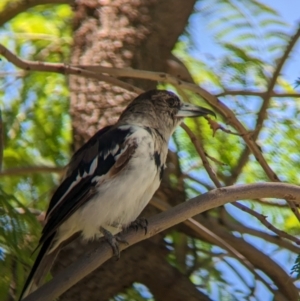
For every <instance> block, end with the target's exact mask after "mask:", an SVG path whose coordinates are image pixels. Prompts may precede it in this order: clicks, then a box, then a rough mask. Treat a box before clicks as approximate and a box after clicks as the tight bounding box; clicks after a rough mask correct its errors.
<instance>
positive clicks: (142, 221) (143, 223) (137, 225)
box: [128, 217, 148, 235]
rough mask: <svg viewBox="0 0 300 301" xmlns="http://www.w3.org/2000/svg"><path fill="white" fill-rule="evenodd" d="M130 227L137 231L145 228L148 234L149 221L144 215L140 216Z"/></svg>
mask: <svg viewBox="0 0 300 301" xmlns="http://www.w3.org/2000/svg"><path fill="white" fill-rule="evenodd" d="M128 228H133V229H134V230H135V231H137V230H138V229H143V230H144V231H145V235H146V234H147V230H148V221H147V219H146V218H144V217H139V218H137V219H136V220H135V221H133V222H131V223H130V225H129V226H128Z"/></svg>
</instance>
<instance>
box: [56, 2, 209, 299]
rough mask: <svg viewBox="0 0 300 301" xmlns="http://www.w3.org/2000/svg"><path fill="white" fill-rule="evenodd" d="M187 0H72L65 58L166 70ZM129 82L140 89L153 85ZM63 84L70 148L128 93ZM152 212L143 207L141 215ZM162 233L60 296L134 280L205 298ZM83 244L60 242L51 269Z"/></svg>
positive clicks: (79, 295) (114, 112) (157, 290)
mask: <svg viewBox="0 0 300 301" xmlns="http://www.w3.org/2000/svg"><path fill="white" fill-rule="evenodd" d="M194 3H195V0H185V1H172V0H161V1H158V0H157V1H155V0H115V1H113V0H102V1H99V0H82V1H80V0H79V1H77V2H76V7H75V18H74V29H75V34H74V46H73V51H72V57H71V63H72V64H101V65H102V66H109V67H121V68H123V67H132V68H137V69H145V70H153V71H162V72H166V71H167V60H168V58H170V57H171V50H172V48H173V47H174V45H175V43H176V41H177V39H178V37H179V35H180V34H181V33H182V32H183V30H184V28H185V26H186V24H187V20H188V17H189V16H190V14H191V13H192V9H193V6H194ZM131 82H132V83H134V84H135V85H137V86H139V87H141V88H143V89H150V88H154V87H155V86H156V84H157V83H154V82H149V81H141V80H139V81H131ZM70 91H71V106H70V112H71V116H72V125H73V133H74V148H75V149H77V148H78V147H79V146H81V145H82V143H83V142H84V141H86V140H87V139H88V138H89V137H90V136H91V135H93V134H94V133H95V132H96V131H97V130H98V129H99V128H101V127H103V126H106V125H108V124H112V123H114V122H115V121H116V119H117V118H118V116H119V114H120V112H122V110H123V108H124V107H125V106H126V105H127V104H128V103H129V102H130V101H131V100H132V98H133V97H134V96H135V95H133V94H132V93H129V92H128V91H125V90H123V89H121V88H119V87H113V86H111V85H109V84H107V83H103V82H101V83H99V82H97V81H94V80H91V79H87V78H83V77H75V76H72V77H70ZM166 178H167V177H166ZM165 181H166V182H165V183H164V185H163V187H165V188H161V189H160V190H159V192H158V193H159V196H160V198H161V199H165V200H166V201H167V200H168V190H169V189H170V188H169V186H168V183H167V180H166V179H165ZM181 199H183V200H184V197H182V198H181ZM120 201H122V200H120ZM156 212H157V211H156V210H155V209H154V208H153V207H151V206H148V207H147V208H146V210H145V212H144V213H143V215H144V216H145V215H146V216H148V215H151V214H155V213H156ZM164 235H165V233H164V234H160V235H157V236H155V237H153V238H152V239H150V240H147V241H144V242H142V243H139V244H138V245H136V246H133V247H131V248H129V249H127V250H126V251H124V252H122V254H121V259H120V260H119V261H117V262H116V261H115V259H111V260H110V261H109V262H107V263H106V264H104V265H103V266H101V267H100V268H99V269H97V270H96V271H95V272H93V273H92V274H91V275H89V276H88V277H86V278H85V279H83V280H82V281H81V282H80V283H78V284H77V285H75V286H74V287H73V288H71V289H70V290H69V291H67V292H66V293H65V294H64V295H63V296H62V297H61V300H89V301H92V300H95V301H96V300H97V301H100V300H108V299H109V298H112V297H113V296H115V295H116V294H118V293H120V292H124V291H125V290H126V288H128V287H130V286H131V285H132V284H133V283H134V282H140V283H143V284H144V285H146V286H147V287H148V288H149V289H150V291H151V292H152V294H153V295H154V297H155V299H156V300H209V299H208V298H207V297H206V296H205V295H204V294H202V293H201V292H199V290H197V289H196V287H195V286H194V285H193V284H192V283H191V282H190V280H189V278H188V277H185V276H184V275H183V274H181V273H180V272H179V271H178V270H177V269H175V268H174V267H172V266H171V265H170V264H169V263H168V261H167V260H166V255H167V254H168V251H167V249H166V248H165V245H164V240H163V238H164ZM88 248H89V245H86V244H84V243H83V242H81V241H80V240H78V241H76V242H74V243H73V244H71V245H69V246H67V247H66V248H65V249H64V250H63V251H62V252H61V254H60V256H59V258H58V260H57V262H56V265H55V266H54V268H53V274H54V275H55V273H57V271H59V270H60V269H62V268H64V267H65V266H67V265H69V264H70V263H71V262H73V261H74V260H76V258H77V257H78V256H79V255H80V254H82V253H83V252H85V251H86V250H88Z"/></svg>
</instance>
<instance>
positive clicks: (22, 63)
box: [0, 44, 143, 94]
mask: <svg viewBox="0 0 300 301" xmlns="http://www.w3.org/2000/svg"><path fill="white" fill-rule="evenodd" d="M0 54H1V55H3V56H4V57H5V58H6V59H7V60H8V61H10V62H11V63H13V64H14V65H15V66H17V67H19V68H21V69H24V70H27V71H43V72H55V73H60V74H73V75H78V76H84V77H90V78H94V79H97V80H99V81H103V82H107V83H110V84H112V85H115V86H118V87H121V88H123V89H126V90H128V91H130V92H135V93H137V94H140V93H142V92H143V90H142V89H140V88H137V87H135V86H133V85H131V84H128V83H125V82H124V81H121V80H118V79H117V78H115V77H112V76H106V75H103V74H99V73H96V72H93V71H89V70H84V69H81V68H77V67H73V66H70V65H66V64H56V63H43V62H34V61H27V60H22V59H20V58H19V57H17V56H16V55H15V54H13V53H12V52H11V51H9V50H8V49H7V48H6V47H4V46H3V45H1V44H0Z"/></svg>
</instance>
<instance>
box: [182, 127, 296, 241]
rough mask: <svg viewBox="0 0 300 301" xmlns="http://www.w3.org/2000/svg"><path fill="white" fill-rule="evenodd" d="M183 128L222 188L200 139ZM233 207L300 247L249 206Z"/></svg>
mask: <svg viewBox="0 0 300 301" xmlns="http://www.w3.org/2000/svg"><path fill="white" fill-rule="evenodd" d="M181 127H182V128H183V129H184V130H185V131H186V133H187V134H188V136H189V137H190V139H191V141H192V143H193V144H194V146H195V148H196V150H197V152H198V154H199V155H200V157H201V160H202V162H203V166H204V168H205V170H206V172H207V173H208V174H209V176H210V178H211V180H212V181H213V182H214V184H215V186H216V187H217V188H220V187H222V184H221V183H220V181H219V180H218V178H217V176H216V174H215V172H214V171H213V170H212V168H211V166H210V165H209V162H208V160H207V158H206V156H205V152H204V150H203V147H202V144H201V143H200V141H199V139H198V138H197V137H196V136H195V134H194V133H193V132H192V131H191V130H190V129H189V128H188V127H187V126H186V125H185V124H182V125H181ZM232 205H233V206H235V207H237V208H239V209H241V210H243V211H245V212H247V213H249V214H251V215H252V216H254V217H255V218H257V219H258V220H259V221H260V222H261V223H262V224H263V225H264V226H265V227H267V228H268V229H269V230H271V231H273V232H274V233H276V234H277V235H278V236H282V237H284V238H287V239H289V240H291V241H293V242H295V243H296V244H299V245H300V240H298V239H297V238H295V237H294V236H292V235H290V234H288V233H286V232H284V231H282V230H279V229H277V228H276V227H274V226H273V225H272V224H271V223H269V222H268V221H267V220H266V217H265V216H263V215H262V214H260V213H258V212H256V211H255V210H253V209H250V208H248V207H247V206H244V205H242V204H240V203H238V202H234V203H232Z"/></svg>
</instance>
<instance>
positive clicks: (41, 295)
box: [24, 183, 300, 301]
mask: <svg viewBox="0 0 300 301" xmlns="http://www.w3.org/2000/svg"><path fill="white" fill-rule="evenodd" d="M264 197H273V198H280V199H284V198H287V199H292V200H293V201H295V202H297V203H298V204H300V187H299V186H296V185H291V184H284V183H257V184H249V185H237V186H228V187H224V188H220V189H214V190H212V191H210V192H207V193H205V194H202V195H200V196H198V197H195V198H193V199H191V200H189V201H187V202H184V203H181V204H179V205H178V206H176V207H173V208H172V209H170V210H168V211H165V212H162V213H160V214H158V215H156V216H154V217H152V218H150V219H149V226H148V232H147V234H146V235H144V231H138V232H136V231H135V230H130V231H128V232H127V233H125V234H124V236H123V238H124V239H125V240H126V241H127V242H128V245H125V244H121V245H120V250H124V249H126V248H128V247H129V246H130V245H133V244H135V243H137V242H139V241H142V240H144V239H147V238H149V237H151V236H154V235H156V234H157V233H159V232H161V231H164V230H166V229H168V228H170V227H172V226H174V225H176V224H178V223H181V222H183V221H185V220H186V219H188V218H190V217H192V216H194V215H197V214H199V213H201V212H204V211H206V210H209V209H212V208H216V207H219V206H222V205H224V204H226V203H229V202H234V201H236V200H240V199H251V198H264ZM111 256H112V251H111V248H110V247H109V245H108V244H107V243H103V244H97V243H96V244H95V247H94V248H93V249H92V251H91V252H90V253H89V254H85V255H84V256H82V257H81V258H80V259H79V260H78V261H77V262H75V263H73V264H72V265H70V266H69V267H67V268H66V269H65V270H64V271H63V272H61V273H59V274H58V275H57V276H56V277H55V278H54V279H52V280H51V281H49V282H48V283H46V284H45V285H43V286H42V287H41V288H39V289H38V290H36V291H35V292H33V293H32V294H31V295H29V296H27V297H26V298H25V299H24V301H50V300H53V299H55V298H57V297H58V296H60V295H61V294H62V293H63V292H65V291H66V290H68V289H69V288H70V287H72V286H73V285H74V284H76V283H77V282H78V281H80V280H81V279H83V278H84V277H85V276H87V275H88V274H90V273H91V272H92V271H94V270H95V269H97V268H98V267H99V266H101V265H102V264H103V263H104V262H105V261H107V260H108V259H109V258H110V257H111ZM121 260H122V259H121ZM287 281H288V276H287ZM289 282H291V280H290V281H289ZM293 287H294V286H293ZM288 294H289V296H288V297H289V298H290V300H296V298H297V296H298V291H297V289H296V287H294V289H293V290H291V291H289V293H288ZM295 294H296V296H295Z"/></svg>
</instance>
